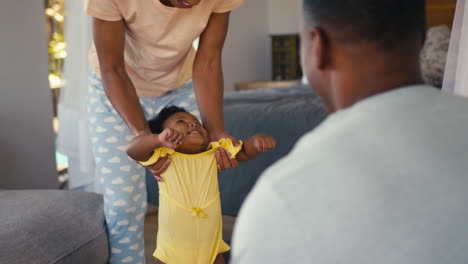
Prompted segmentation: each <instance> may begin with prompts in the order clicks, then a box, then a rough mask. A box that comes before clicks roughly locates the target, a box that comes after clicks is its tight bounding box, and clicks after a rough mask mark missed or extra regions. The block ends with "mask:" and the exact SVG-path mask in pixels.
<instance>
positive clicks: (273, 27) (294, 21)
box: [268, 0, 302, 34]
mask: <svg viewBox="0 0 468 264" xmlns="http://www.w3.org/2000/svg"><path fill="white" fill-rule="evenodd" d="M301 10H302V0H269V1H268V31H269V33H270V34H288V33H298V32H300V28H299V27H300V21H301V19H302V11H301Z"/></svg>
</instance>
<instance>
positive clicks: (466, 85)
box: [442, 0, 468, 97]
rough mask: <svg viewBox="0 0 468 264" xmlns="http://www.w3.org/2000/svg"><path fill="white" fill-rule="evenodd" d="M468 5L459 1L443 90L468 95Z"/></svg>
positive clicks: (463, 0) (463, 1) (462, 0)
mask: <svg viewBox="0 0 468 264" xmlns="http://www.w3.org/2000/svg"><path fill="white" fill-rule="evenodd" d="M467 45H468V5H465V0H458V1H457V8H456V11H455V18H454V23H453V26H452V36H451V38H450V47H449V51H448V56H447V64H446V66H445V74H444V82H443V85H442V90H443V91H446V92H450V93H454V94H457V95H461V96H467V97H468V46H467Z"/></svg>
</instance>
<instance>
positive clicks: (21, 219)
mask: <svg viewBox="0 0 468 264" xmlns="http://www.w3.org/2000/svg"><path fill="white" fill-rule="evenodd" d="M107 241H108V240H107V233H106V229H105V222H104V212H103V202H102V196H100V195H97V194H94V193H85V192H73V191H59V190H5V191H0V263H9V264H16V263H18V264H19V263H54V264H56V263H60V264H64V263H70V264H71V263H107V260H108V257H109V249H108V248H109V246H108V242H107Z"/></svg>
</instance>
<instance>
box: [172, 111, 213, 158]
mask: <svg viewBox="0 0 468 264" xmlns="http://www.w3.org/2000/svg"><path fill="white" fill-rule="evenodd" d="M163 128H164V129H165V128H172V129H174V130H177V131H178V132H180V133H182V134H183V135H184V141H183V143H182V144H181V145H180V146H179V147H178V148H177V149H176V150H177V151H179V152H181V153H186V154H196V153H200V152H203V151H205V150H206V148H207V147H208V144H209V138H208V132H207V131H206V129H205V128H204V127H203V126H202V125H201V124H200V121H198V119H197V118H196V117H195V116H193V115H192V114H190V113H186V112H179V113H175V114H173V115H171V116H170V117H169V118H168V119H166V121H164V123H163Z"/></svg>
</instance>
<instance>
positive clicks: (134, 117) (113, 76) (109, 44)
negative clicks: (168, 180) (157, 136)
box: [93, 18, 171, 180]
mask: <svg viewBox="0 0 468 264" xmlns="http://www.w3.org/2000/svg"><path fill="white" fill-rule="evenodd" d="M93 36H94V44H95V46H96V51H97V54H98V58H99V65H100V68H101V77H102V81H103V85H104V90H105V92H106V95H107V97H108V98H109V101H110V102H111V104H112V105H113V106H114V108H115V109H116V110H117V112H118V113H119V115H120V116H121V117H122V119H123V120H124V122H125V123H126V124H127V126H128V127H129V129H130V131H131V132H132V134H133V135H134V136H136V137H138V136H143V135H150V134H151V131H150V129H149V127H148V123H147V121H146V118H145V116H144V114H143V110H142V109H141V106H140V102H139V100H138V96H137V94H136V91H135V87H134V86H133V83H132V81H131V80H130V78H129V77H128V75H127V72H126V70H125V62H124V45H125V24H124V21H123V20H120V21H113V22H110V21H105V20H101V19H98V18H93ZM170 163H171V160H170V159H168V158H165V157H162V158H160V159H159V160H158V161H157V162H156V163H155V164H153V165H151V166H148V167H147V168H148V169H149V170H150V171H151V173H152V174H153V175H154V176H155V177H156V178H157V179H158V180H161V179H162V178H161V177H160V176H159V175H161V173H163V172H164V171H165V170H166V169H167V168H168V167H169V165H170Z"/></svg>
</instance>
